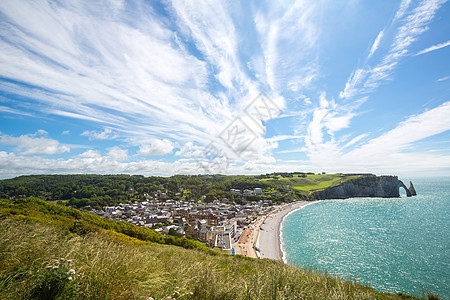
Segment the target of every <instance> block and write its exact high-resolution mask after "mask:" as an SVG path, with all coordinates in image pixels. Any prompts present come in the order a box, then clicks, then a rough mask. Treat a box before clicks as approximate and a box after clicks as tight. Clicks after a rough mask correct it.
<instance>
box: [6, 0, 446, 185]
mask: <svg viewBox="0 0 450 300" xmlns="http://www.w3.org/2000/svg"><path fill="white" fill-rule="evenodd" d="M449 91H450V3H449V2H448V1H446V0H422V1H414V0H396V1H394V0H389V1H369V0H360V1H358V0H348V1H343V0H342V1H341V0H338V1H336V0H301V1H290V0H280V1H270V0H267V1H264V0H249V1H237V0H236V1H215V0H204V1H201V0H195V1H194V0H192V1H188V0H167V1H156V0H151V1H150V0H149V1H144V0H135V1H133V0H130V1H128V0H99V1H86V0H73V1H50V0H33V1H32V0H29V1H24V0H2V1H0V178H11V177H15V176H19V175H27V174H138V175H145V176H153V175H157V176H171V175H174V174H262V173H271V172H280V171H282V172H294V171H298V172H327V173H336V172H342V173H352V172H358V173H375V174H378V175H399V176H407V177H419V176H446V175H447V176H448V175H449V174H450V97H449V96H450V92H449Z"/></svg>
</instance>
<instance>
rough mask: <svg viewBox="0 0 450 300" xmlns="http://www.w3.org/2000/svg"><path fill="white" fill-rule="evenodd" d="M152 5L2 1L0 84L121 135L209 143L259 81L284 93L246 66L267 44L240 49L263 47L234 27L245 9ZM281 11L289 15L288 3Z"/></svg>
mask: <svg viewBox="0 0 450 300" xmlns="http://www.w3.org/2000/svg"><path fill="white" fill-rule="evenodd" d="M152 5H153V4H151V3H149V2H146V1H140V0H136V1H130V2H120V1H119V2H117V3H116V4H115V5H112V4H111V3H110V1H107V0H103V1H101V2H100V3H95V4H94V3H90V2H85V1H72V2H70V3H68V2H67V3H66V2H51V1H48V0H39V1H36V2H23V1H10V0H6V1H2V2H1V3H0V12H1V13H2V21H1V23H0V35H1V36H2V37H5V38H3V39H1V40H0V47H1V48H2V51H1V52H0V76H2V77H4V78H6V79H8V80H7V81H1V82H0V90H1V91H3V92H5V93H8V94H13V95H17V96H19V97H23V98H24V99H25V101H28V102H29V104H30V105H29V107H34V108H33V109H35V110H38V111H40V112H42V113H44V114H46V115H47V114H51V115H56V116H62V117H68V118H73V119H78V120H83V121H92V122H95V123H97V124H99V126H101V127H108V128H110V129H112V130H114V131H115V132H116V133H117V135H118V136H121V137H123V138H125V139H127V138H129V139H144V140H152V139H162V138H167V139H170V140H173V141H177V142H178V143H179V144H180V145H182V144H185V143H189V142H193V143H195V144H197V145H207V144H208V143H209V142H210V141H211V140H212V139H214V138H215V137H217V135H218V134H219V133H220V132H221V131H222V130H223V128H224V126H226V125H227V124H228V123H229V122H231V121H232V120H233V119H235V118H236V117H238V116H239V115H240V114H242V110H243V109H244V108H245V107H246V105H247V104H248V103H249V102H250V101H252V99H253V98H254V97H256V96H257V95H258V94H259V92H260V91H261V90H264V91H265V92H266V93H268V95H269V96H271V97H273V98H276V99H281V100H280V103H283V97H282V96H280V93H281V91H282V89H283V86H279V85H278V86H274V87H269V88H268V85H267V81H266V78H267V76H265V75H264V74H263V73H261V74H259V73H258V71H259V70H256V69H252V68H251V67H249V66H251V65H252V61H253V59H257V60H258V59H261V60H263V61H264V60H265V59H266V58H265V57H264V54H263V51H259V52H258V51H256V52H253V51H251V53H250V52H249V53H247V54H245V53H244V54H243V53H242V51H240V49H242V48H250V47H254V48H255V49H256V48H258V46H260V47H263V45H262V43H263V42H262V41H258V40H257V39H252V40H251V41H248V42H246V41H247V39H249V38H250V37H252V36H255V35H254V34H253V33H252V32H246V31H242V30H240V29H242V28H238V26H240V25H239V22H240V21H237V20H239V19H243V18H245V19H247V18H248V16H240V15H239V13H238V12H237V11H235V10H233V9H232V7H231V6H229V5H227V4H225V3H223V2H220V1H216V2H214V1H204V2H201V1H195V2H182V1H177V0H174V1H167V2H164V3H162V5H163V6H164V7H165V9H166V12H167V14H160V13H159V12H156V9H154V8H153V7H152ZM155 5H156V4H155ZM296 9H297V11H301V9H300V8H296ZM248 11H249V12H250V13H252V11H251V9H248ZM250 20H251V17H250ZM286 20H288V22H293V21H295V20H296V19H295V15H293V14H292V13H291V14H290V15H289V13H287V19H286ZM296 22H297V23H298V24H300V25H301V24H302V22H305V21H304V18H301V19H300V20H297V21H296ZM300 25H299V26H300ZM253 30H254V32H256V31H257V29H256V25H254V28H253ZM298 33H299V32H296V34H298ZM293 34H294V33H293ZM302 36H303V33H302ZM286 38H287V37H286ZM274 39H275V40H274V41H273V42H272V44H274V46H276V47H277V49H278V50H277V51H281V50H280V49H283V47H280V46H279V45H278V44H279V43H282V42H280V41H279V40H277V39H276V37H274ZM253 42H256V43H253ZM284 42H286V40H284ZM250 54H251V55H250ZM258 57H259V58H258ZM280 57H281V58H282V59H285V58H286V57H289V55H282V56H280ZM276 63H277V62H276V61H274V62H273V63H271V64H272V66H275V64H276ZM274 68H275V67H272V69H274ZM275 71H276V72H277V74H278V75H277V76H282V75H280V74H283V73H286V72H288V71H286V70H282V69H281V68H278V69H277V70H275ZM291 71H292V70H291ZM282 79H283V78H281V77H279V79H278V82H281V80H282ZM310 81H311V76H310V77H309V79H308V78H306V79H305V78H302V80H299V81H297V83H299V84H300V83H301V82H303V83H301V85H304V84H307V83H308V82H310ZM291 83H292V84H294V85H295V84H297V83H295V82H291ZM277 101H278V100H277ZM35 103H39V105H37V106H33V104H35ZM282 107H283V105H280V108H282ZM263 133H264V129H259V128H258V131H257V134H258V135H260V136H261V135H262V134H263ZM84 135H86V136H89V137H90V138H91V139H104V138H111V136H110V135H108V133H105V132H103V133H101V132H92V131H91V132H85V133H84ZM268 147H269V146H268ZM269 148H270V147H269ZM253 150H254V151H257V152H261V151H262V152H265V149H256V148H254V149H253ZM262 152H261V153H262Z"/></svg>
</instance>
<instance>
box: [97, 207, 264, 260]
mask: <svg viewBox="0 0 450 300" xmlns="http://www.w3.org/2000/svg"><path fill="white" fill-rule="evenodd" d="M271 209H272V202H271V201H269V200H266V201H258V202H251V203H247V204H245V205H239V204H235V203H233V204H229V201H228V199H223V200H222V201H219V200H215V201H213V202H212V203H209V204H208V203H204V202H195V201H187V200H183V199H182V200H167V201H164V202H163V201H160V200H152V201H145V202H134V203H132V204H120V205H118V206H107V207H104V208H103V209H101V210H92V211H91V212H93V213H95V214H97V215H100V216H102V217H107V218H110V219H113V220H123V221H126V222H130V223H132V224H135V225H138V226H146V227H150V228H156V229H155V230H157V231H158V232H160V233H162V234H169V232H170V231H172V232H173V231H175V232H176V233H178V234H179V235H189V236H191V237H193V238H197V239H198V240H199V241H201V242H204V243H206V244H207V245H208V246H210V247H212V248H214V247H219V248H222V249H223V250H225V251H230V252H231V249H232V244H233V243H234V242H236V241H237V240H238V239H239V238H240V235H241V234H242V232H243V230H244V229H245V228H247V227H248V226H249V224H250V223H251V222H252V221H253V220H254V219H255V218H256V217H257V216H258V215H260V214H267V213H269V212H270V210H271Z"/></svg>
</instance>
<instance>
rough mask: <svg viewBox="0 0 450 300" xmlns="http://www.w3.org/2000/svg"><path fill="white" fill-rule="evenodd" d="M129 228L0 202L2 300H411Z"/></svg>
mask: <svg viewBox="0 0 450 300" xmlns="http://www.w3.org/2000/svg"><path fill="white" fill-rule="evenodd" d="M103 222H104V223H103ZM126 226H128V225H126ZM126 226H125V225H124V224H120V223H116V222H112V221H109V220H104V219H100V218H98V217H96V216H93V215H90V214H87V213H83V212H80V211H78V210H74V209H68V208H66V207H63V206H59V205H56V204H51V203H47V202H44V201H41V200H37V199H26V200H15V201H12V200H1V201H0V298H1V299H152V298H153V299H170V297H171V298H174V299H410V298H412V297H410V296H404V295H403V296H400V295H393V294H387V293H378V292H376V291H375V290H373V289H372V288H369V287H365V286H362V285H358V284H356V283H354V282H351V281H345V280H340V279H337V278H332V277H331V276H327V275H322V274H320V273H319V272H317V271H315V270H302V269H299V268H296V267H293V266H288V265H285V264H283V263H281V262H276V261H271V260H256V259H250V258H245V257H241V256H230V255H224V254H219V253H217V252H214V251H212V250H209V249H207V248H205V247H203V246H202V245H201V244H199V243H193V244H188V243H187V242H191V241H187V242H186V243H187V244H183V239H179V240H176V239H174V240H166V239H165V237H162V236H159V235H158V234H157V233H154V232H151V231H150V230H149V232H145V231H144V229H143V228H138V227H135V226H132V225H131V226H129V227H126ZM124 228H127V230H124ZM141 230H142V231H141ZM169 243H172V244H180V245H181V246H184V247H185V248H182V247H178V246H174V245H167V244H169ZM186 248H193V249H186ZM150 297H151V298H150Z"/></svg>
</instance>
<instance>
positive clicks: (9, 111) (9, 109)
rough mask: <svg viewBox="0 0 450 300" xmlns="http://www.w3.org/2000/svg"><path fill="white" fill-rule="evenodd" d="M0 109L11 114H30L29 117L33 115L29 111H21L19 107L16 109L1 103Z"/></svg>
mask: <svg viewBox="0 0 450 300" xmlns="http://www.w3.org/2000/svg"><path fill="white" fill-rule="evenodd" d="M0 111H2V112H6V113H10V114H16V115H23V116H29V117H31V116H32V115H31V114H30V113H27V112H24V111H21V110H18V109H14V108H11V107H7V106H2V105H0Z"/></svg>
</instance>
